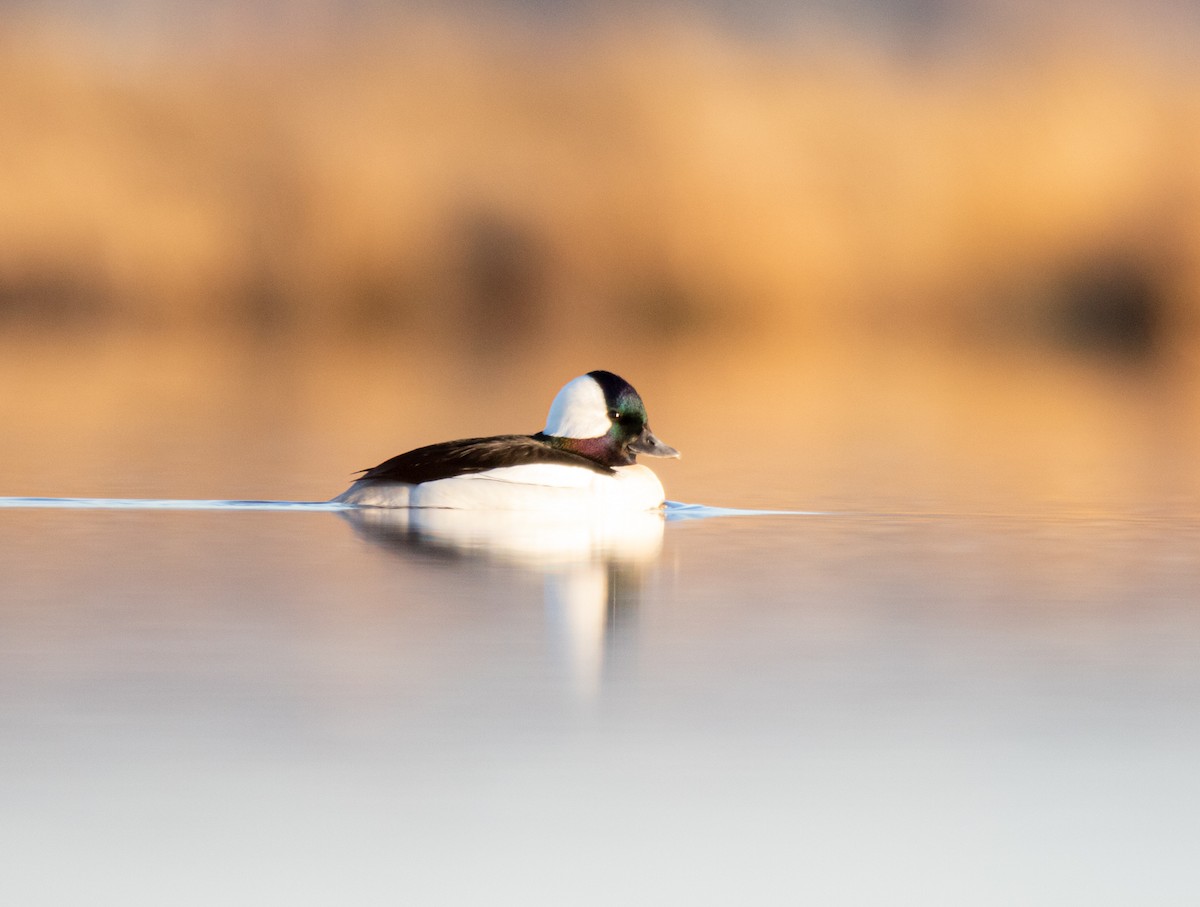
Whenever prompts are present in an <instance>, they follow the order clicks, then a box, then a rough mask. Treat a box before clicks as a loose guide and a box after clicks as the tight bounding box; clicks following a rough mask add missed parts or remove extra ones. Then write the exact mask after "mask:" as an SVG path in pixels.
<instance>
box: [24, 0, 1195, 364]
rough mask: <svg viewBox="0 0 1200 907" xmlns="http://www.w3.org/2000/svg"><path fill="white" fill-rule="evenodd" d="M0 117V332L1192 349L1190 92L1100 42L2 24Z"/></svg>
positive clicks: (1073, 36)
mask: <svg viewBox="0 0 1200 907" xmlns="http://www.w3.org/2000/svg"><path fill="white" fill-rule="evenodd" d="M0 99H2V103H3V107H4V115H3V116H2V117H0V162H2V166H0V205H2V207H3V217H2V218H0V330H4V329H9V330H11V329H14V328H18V327H30V326H34V327H51V328H64V327H82V328H92V327H95V326H97V325H105V326H118V327H130V328H137V329H145V328H149V329H164V330H172V331H175V330H181V331H190V330H196V329H211V328H220V329H229V328H230V327H231V326H232V327H235V328H237V329H239V330H246V331H248V332H263V331H266V332H272V333H280V334H288V333H296V334H300V335H313V334H317V335H327V336H335V335H341V336H344V337H346V338H349V339H353V338H361V337H370V336H374V335H380V334H383V335H393V334H396V333H398V332H402V333H403V334H404V335H405V336H407V337H416V338H420V339H424V340H428V341H429V342H431V343H436V342H438V341H450V342H454V343H456V344H465V347H466V348H468V349H470V348H480V349H483V348H495V347H496V346H497V345H499V346H504V345H506V344H508V345H519V344H520V343H521V342H522V341H524V340H534V341H544V340H548V339H556V338H557V339H562V338H568V339H569V338H571V337H583V336H589V335H594V334H595V333H596V332H608V333H618V334H620V333H634V332H636V333H641V334H645V335H647V336H648V337H650V338H651V339H654V338H671V337H679V336H684V335H689V334H707V335H719V334H722V333H729V332H737V333H741V334H749V335H753V334H756V333H761V332H773V333H777V332H785V333H786V332H801V331H803V332H806V334H807V335H813V334H822V333H824V334H828V335H830V336H835V335H838V334H841V333H845V332H855V333H866V334H871V333H878V332H883V333H889V334H891V333H894V332H911V333H913V334H914V335H920V336H927V337H928V336H931V337H934V338H943V339H962V338H972V337H982V338H985V339H986V338H991V339H995V338H1005V337H1011V338H1016V339H1018V340H1032V341H1033V342H1035V343H1050V344H1064V345H1067V346H1082V347H1087V348H1097V349H1101V350H1105V351H1108V352H1113V353H1116V354H1118V355H1121V356H1131V357H1145V356H1148V355H1152V354H1153V353H1155V352H1156V351H1157V350H1159V349H1160V348H1161V347H1162V346H1163V344H1164V343H1168V342H1169V343H1186V344H1192V343H1193V342H1194V341H1195V339H1196V338H1197V335H1198V333H1200V332H1198V329H1197V322H1198V320H1200V319H1198V317H1197V316H1198V312H1197V307H1198V306H1200V154H1197V149H1200V66H1197V65H1196V64H1195V62H1194V59H1192V60H1188V59H1186V57H1183V56H1179V57H1173V56H1171V55H1166V54H1162V53H1160V52H1159V51H1158V50H1157V49H1156V48H1155V47H1153V46H1149V45H1147V44H1145V43H1138V42H1137V41H1134V40H1132V39H1131V40H1128V41H1124V40H1121V39H1119V38H1118V37H1114V36H1113V35H1112V34H1109V35H1108V36H1107V37H1105V36H1103V35H1102V34H1101V33H1099V32H1091V33H1085V31H1081V30H1078V29H1071V28H1061V27H1059V28H1053V29H1042V28H1039V27H1037V26H1034V25H1031V27H1030V28H1029V30H1028V33H1027V34H1022V35H1018V36H1013V35H1008V36H1006V38H1005V39H1004V40H1003V41H1000V40H997V42H996V43H994V44H986V43H985V44H980V45H979V46H974V47H971V48H970V49H969V52H967V51H965V50H964V49H963V48H955V47H953V46H951V47H945V48H940V49H938V48H934V49H930V50H927V51H925V52H921V53H919V54H911V53H909V54H906V53H901V52H897V51H895V50H889V49H887V47H886V46H885V45H882V44H880V43H878V42H875V41H873V40H872V39H870V38H869V37H859V38H847V37H846V35H845V34H842V36H841V37H840V38H836V39H835V38H834V37H832V36H821V35H815V36H814V35H809V36H807V37H805V38H800V37H797V38H796V39H795V40H789V39H777V40H774V41H766V40H752V39H748V38H745V37H736V36H734V35H732V34H730V33H729V32H726V31H721V30H719V29H716V28H713V27H707V26H704V25H701V24H698V23H696V22H694V21H691V22H687V23H682V22H679V21H669V22H668V21H667V20H664V19H657V20H643V21H639V22H638V23H637V24H636V26H629V27H616V26H595V27H591V28H587V29H576V30H571V29H560V30H549V31H547V30H537V29H532V28H528V27H522V26H519V25H515V24H513V23H511V22H504V21H501V20H499V19H492V20H490V21H488V22H485V23H476V24H464V22H462V21H461V20H455V19H453V18H451V17H449V16H447V17H443V18H439V17H438V16H436V15H429V16H424V17H409V18H406V19H404V20H397V21H395V22H393V23H392V24H390V25H388V26H386V27H383V26H376V27H372V28H363V29H347V30H345V31H343V32H339V33H337V34H335V35H332V36H322V37H321V38H320V40H312V39H311V36H310V40H299V39H297V40H294V41H289V40H279V41H274V42H272V41H253V40H247V41H245V42H243V43H238V42H232V43H226V44H223V45H219V46H217V45H214V46H212V47H207V48H205V49H201V48H199V47H197V46H188V45H184V46H182V47H174V48H171V47H167V46H166V45H162V46H159V47H157V48H156V49H153V48H152V49H150V50H146V49H142V50H141V51H140V52H137V53H130V52H128V49H127V48H123V47H121V46H120V43H119V42H115V43H114V42H113V41H111V40H106V39H103V38H101V37H99V36H97V35H96V34H93V33H90V32H88V31H86V30H79V29H71V28H69V27H67V26H65V25H63V24H62V23H58V24H46V23H41V24H37V23H34V22H32V21H30V20H26V21H24V22H22V23H14V22H9V23H7V25H5V27H4V29H3V31H0Z"/></svg>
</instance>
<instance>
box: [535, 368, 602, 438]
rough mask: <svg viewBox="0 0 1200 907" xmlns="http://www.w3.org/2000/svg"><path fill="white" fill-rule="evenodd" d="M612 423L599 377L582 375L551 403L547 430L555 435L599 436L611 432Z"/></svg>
mask: <svg viewBox="0 0 1200 907" xmlns="http://www.w3.org/2000/svg"><path fill="white" fill-rule="evenodd" d="M611 426H612V422H611V421H609V418H608V404H607V403H606V402H605V400H604V391H603V390H602V389H601V387H600V385H599V384H598V383H597V382H596V379H595V378H592V377H591V376H589V375H580V376H579V377H578V378H576V379H575V380H574V381H569V382H568V383H567V384H566V385H565V386H564V387H563V389H562V390H560V391H559V392H558V396H557V397H555V398H554V402H553V403H551V404H550V414H549V415H548V416H546V427H545V428H544V429H543V431H544V432H545V433H546V434H548V435H550V436H551V437H554V438H599V437H601V436H602V435H606V434H608V429H609V428H610V427H611Z"/></svg>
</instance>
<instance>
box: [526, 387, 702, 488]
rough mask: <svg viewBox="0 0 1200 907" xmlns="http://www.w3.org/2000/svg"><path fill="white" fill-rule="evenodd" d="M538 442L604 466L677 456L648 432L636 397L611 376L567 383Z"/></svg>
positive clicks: (671, 449) (643, 414) (557, 398)
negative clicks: (638, 458) (647, 457)
mask: <svg viewBox="0 0 1200 907" xmlns="http://www.w3.org/2000/svg"><path fill="white" fill-rule="evenodd" d="M542 437H543V439H544V440H546V441H547V442H549V443H551V444H553V445H554V446H555V447H561V448H563V449H565V450H570V451H573V452H575V453H578V454H581V455H583V456H585V457H587V458H588V459H589V460H594V461H595V462H597V463H602V464H603V465H605V466H630V465H632V464H633V463H635V462H637V455H638V454H646V455H647V456H651V457H678V456H679V451H677V450H676V449H675V448H673V447H668V446H667V445H666V444H663V443H662V441H660V440H658V438H656V437H654V433H653V432H652V431H650V426H649V424H648V423H647V420H646V406H645V404H643V403H642V398H641V397H639V396H638V392H637V391H635V390H634V389H633V387H632V385H630V383H629V382H628V381H626V380H625V379H624V378H621V377H618V376H617V375H614V374H613V373H612V372H604V371H595V372H588V373H587V374H586V375H580V376H579V377H578V378H576V379H575V380H574V381H570V382H568V383H567V385H566V386H565V387H563V389H562V390H560V391H559V392H558V396H556V397H555V398H554V402H553V403H551V404H550V414H549V415H548V416H547V417H546V427H545V429H543V430H542Z"/></svg>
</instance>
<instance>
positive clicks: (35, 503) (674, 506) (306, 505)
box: [0, 497, 828, 522]
mask: <svg viewBox="0 0 1200 907" xmlns="http://www.w3.org/2000/svg"><path fill="white" fill-rule="evenodd" d="M0 509H11V510H18V509H44V510H303V511H318V512H338V511H345V510H354V509H356V508H355V507H354V506H353V505H350V504H340V503H337V502H334V501H248V500H236V501H235V500H227V501H226V500H219V499H183V498H52V497H0ZM663 515H664V516H665V517H666V519H667V521H668V522H678V521H681V520H703V519H711V518H714V517H724V516H822V515H828V514H827V513H825V512H823V511H815V510H749V509H742V508H735V507H710V506H708V505H706V504H684V503H681V502H679V501H667V502H666V505H665V507H664V508H663Z"/></svg>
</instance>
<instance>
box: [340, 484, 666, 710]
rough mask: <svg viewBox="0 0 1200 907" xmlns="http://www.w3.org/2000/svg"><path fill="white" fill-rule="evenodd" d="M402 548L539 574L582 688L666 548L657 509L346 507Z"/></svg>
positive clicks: (381, 539)
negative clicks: (577, 511)
mask: <svg viewBox="0 0 1200 907" xmlns="http://www.w3.org/2000/svg"><path fill="white" fill-rule="evenodd" d="M339 516H341V517H342V519H344V520H346V522H348V523H349V524H350V525H351V526H353V527H354V530H355V531H356V532H357V533H358V534H359V535H360V536H362V537H363V538H365V539H367V540H368V541H370V542H372V543H374V544H377V545H380V546H381V547H383V548H386V549H389V550H391V551H394V552H396V553H398V554H401V555H405V556H409V555H413V554H433V555H437V556H440V557H447V556H450V557H456V558H460V559H470V560H480V561H487V562H493V563H496V562H499V563H504V564H511V565H515V566H517V567H519V568H521V569H522V570H525V571H529V572H531V573H534V574H537V575H540V576H541V578H542V580H543V589H544V596H545V605H546V622H547V625H548V628H549V630H550V633H551V638H552V644H553V647H554V650H555V652H556V653H557V654H558V656H559V657H560V658H561V659H562V660H563V661H564V662H566V664H567V666H568V669H569V671H570V673H571V676H572V681H573V686H574V687H575V690H576V692H577V693H579V694H581V695H584V696H590V695H592V694H594V693H595V691H596V690H597V688H598V687H599V683H600V675H601V672H602V670H603V665H604V657H605V653H606V651H607V650H608V647H609V646H610V645H611V643H612V641H613V640H612V636H611V633H612V631H613V630H614V629H617V628H619V626H620V624H621V623H622V620H623V619H624V618H628V617H629V616H631V615H632V613H633V612H634V611H635V610H636V608H637V604H638V600H639V597H640V592H641V575H642V571H643V569H644V568H646V567H648V566H650V565H651V564H653V563H654V562H655V561H656V560H657V559H658V555H659V553H660V552H661V550H662V541H663V524H664V517H663V514H662V513H661V512H660V511H656V510H648V511H643V512H637V513H619V514H617V513H611V512H601V513H589V514H583V515H580V514H567V513H556V512H550V513H546V512H537V511H520V510H482V511H481V510H474V511H472V510H450V509H439V508H382V507H353V508H347V509H346V510H344V511H341V512H340V513H339Z"/></svg>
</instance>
